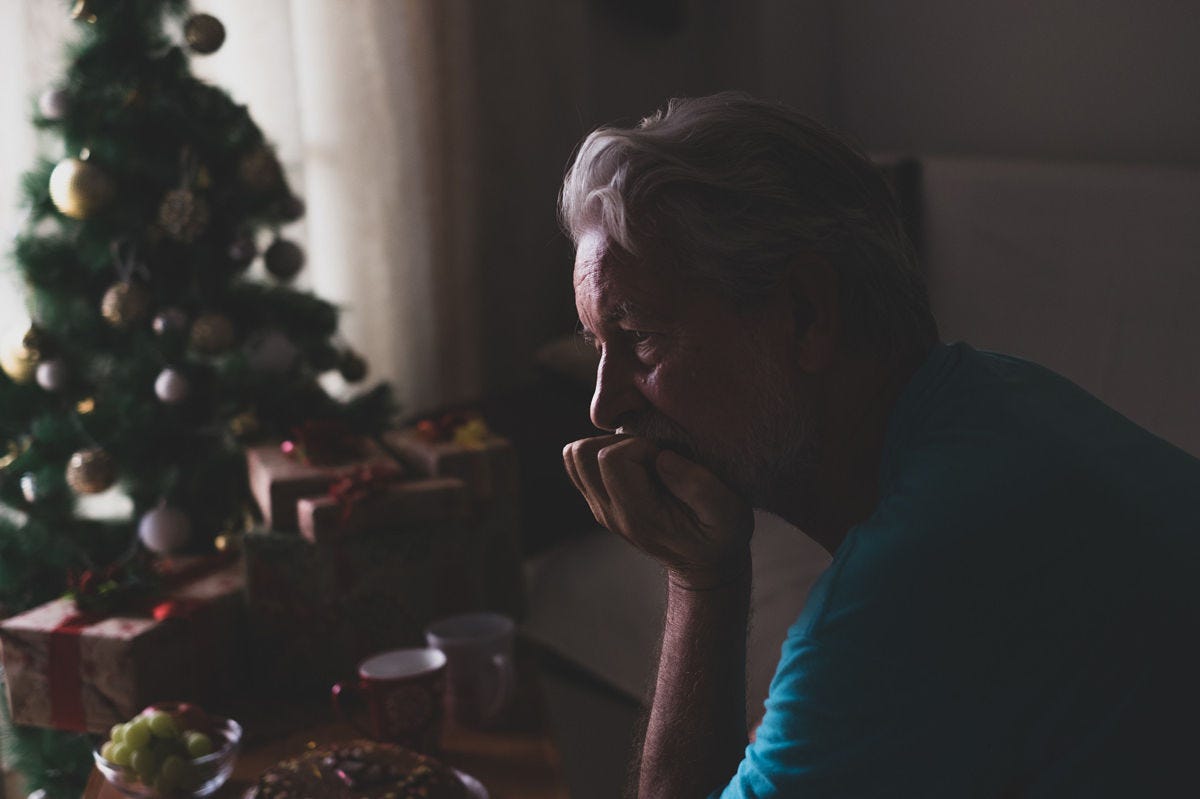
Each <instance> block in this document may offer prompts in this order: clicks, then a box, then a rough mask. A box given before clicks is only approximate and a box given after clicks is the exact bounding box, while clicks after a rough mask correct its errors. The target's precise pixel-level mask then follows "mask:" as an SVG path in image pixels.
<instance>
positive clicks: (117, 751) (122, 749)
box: [105, 742, 133, 766]
mask: <svg viewBox="0 0 1200 799" xmlns="http://www.w3.org/2000/svg"><path fill="white" fill-rule="evenodd" d="M108 754H109V757H106V758H105V760H107V761H108V762H110V763H115V764H116V765H118V766H128V765H129V758H130V756H131V755H132V754H133V752H131V751H130V749H129V744H127V743H124V742H122V743H115V744H113V745H112V749H110V750H109V752H108Z"/></svg>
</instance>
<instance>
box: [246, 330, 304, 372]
mask: <svg viewBox="0 0 1200 799" xmlns="http://www.w3.org/2000/svg"><path fill="white" fill-rule="evenodd" d="M299 355H300V350H299V349H298V348H297V347H296V345H295V344H293V343H292V341H291V339H289V338H288V337H287V336H285V335H284V334H283V333H281V332H279V331H278V330H269V331H267V332H266V333H264V334H263V335H262V336H261V337H260V338H259V339H258V340H257V341H255V342H254V345H253V346H252V347H251V348H250V352H249V356H250V366H251V367H252V368H254V369H255V370H256V371H259V372H265V373H267V374H276V375H277V374H283V373H284V372H286V371H288V370H289V369H291V368H292V365H293V364H295V363H296V358H297V357H299Z"/></svg>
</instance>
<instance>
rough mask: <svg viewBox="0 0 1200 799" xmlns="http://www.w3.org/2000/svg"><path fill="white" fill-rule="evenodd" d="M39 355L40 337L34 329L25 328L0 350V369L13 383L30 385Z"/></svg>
mask: <svg viewBox="0 0 1200 799" xmlns="http://www.w3.org/2000/svg"><path fill="white" fill-rule="evenodd" d="M41 354H42V353H41V335H40V334H39V333H38V331H37V329H36V328H33V327H30V328H26V329H25V330H22V331H20V333H19V334H18V335H16V336H14V337H13V338H12V340H11V341H9V342H8V343H7V344H6V345H5V346H4V348H3V350H0V369H3V370H4V373H5V374H6V375H8V377H9V379H10V380H12V381H13V382H14V383H31V382H33V377H34V374H35V373H36V372H37V365H38V359H39V358H40V357H41Z"/></svg>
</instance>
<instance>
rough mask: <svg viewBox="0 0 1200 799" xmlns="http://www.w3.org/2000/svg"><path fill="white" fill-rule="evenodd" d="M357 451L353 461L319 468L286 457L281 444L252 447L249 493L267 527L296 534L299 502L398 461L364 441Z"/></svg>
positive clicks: (294, 456) (249, 451)
mask: <svg viewBox="0 0 1200 799" xmlns="http://www.w3.org/2000/svg"><path fill="white" fill-rule="evenodd" d="M281 443H282V442H281ZM355 450H356V457H355V458H353V459H350V460H345V461H343V462H340V463H336V464H331V465H316V464H312V463H308V462H306V461H305V460H304V458H302V457H300V456H299V455H298V454H286V453H285V452H284V451H283V450H282V449H281V444H279V443H277V444H264V445H262V446H257V447H249V448H248V449H247V450H246V467H247V469H248V470H249V477H250V491H251V492H252V493H253V494H254V499H255V500H256V501H257V502H258V507H259V510H261V511H262V516H263V524H264V526H266V527H267V528H269V529H273V530H279V531H292V530H295V529H297V525H298V517H297V506H296V503H297V502H298V501H299V500H301V499H303V498H304V497H312V496H319V495H321V494H324V493H326V492H327V491H328V490H329V488H330V486H332V485H333V484H334V483H335V482H337V481H338V480H340V479H342V478H344V477H347V476H349V475H352V474H354V473H355V472H356V471H358V470H359V469H362V468H363V467H371V466H374V467H379V468H387V467H390V466H394V465H395V460H394V459H393V458H391V457H390V456H388V455H387V454H386V453H385V452H384V451H383V450H381V449H380V448H379V446H378V445H377V444H375V442H373V441H371V440H369V439H361V440H360V441H359V442H358V444H357V446H356V448H355Z"/></svg>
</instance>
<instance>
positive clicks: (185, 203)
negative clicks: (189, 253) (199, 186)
mask: <svg viewBox="0 0 1200 799" xmlns="http://www.w3.org/2000/svg"><path fill="white" fill-rule="evenodd" d="M208 220H209V211H208V203H207V202H205V201H204V198H203V197H200V196H199V195H197V194H196V193H195V192H193V191H192V190H191V189H175V190H173V191H169V192H167V194H166V196H165V197H163V201H162V205H160V206H159V207H158V225H159V227H161V228H162V229H163V230H165V231H166V233H167V235H168V236H170V237H171V238H173V239H175V241H178V242H180V243H182V244H191V243H192V242H193V241H195V240H196V239H197V238H199V237H200V234H202V233H203V232H204V229H205V228H207V227H208Z"/></svg>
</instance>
